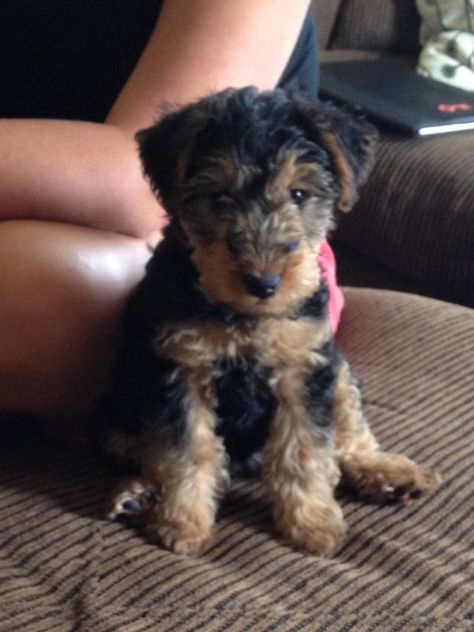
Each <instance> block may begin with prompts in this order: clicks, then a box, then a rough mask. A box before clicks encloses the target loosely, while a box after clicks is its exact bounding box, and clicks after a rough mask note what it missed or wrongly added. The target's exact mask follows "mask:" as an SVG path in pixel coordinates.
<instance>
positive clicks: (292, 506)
mask: <svg viewBox="0 0 474 632" xmlns="http://www.w3.org/2000/svg"><path fill="white" fill-rule="evenodd" d="M303 376H304V371H302V370H298V369H294V368H291V369H286V370H281V371H277V372H276V375H275V378H274V390H275V394H276V396H277V398H278V402H279V407H278V410H277V413H276V415H275V419H274V421H273V424H272V428H271V432H270V437H269V439H268V441H267V444H266V447H265V452H264V460H263V476H264V483H265V486H266V489H267V491H268V493H269V496H270V499H271V501H272V505H273V515H274V519H275V522H276V524H277V526H278V528H279V529H280V531H281V532H282V533H283V534H284V536H286V537H287V538H288V540H289V541H290V542H291V543H292V544H293V545H294V546H296V547H297V548H301V549H304V550H306V551H310V552H312V553H317V554H319V555H329V554H331V553H333V552H334V551H335V550H336V549H337V548H338V547H339V546H340V544H341V542H342V539H343V537H344V533H345V524H344V519H343V516H342V510H341V508H340V507H339V505H338V504H337V502H336V501H335V500H334V497H333V490H334V487H335V486H336V485H337V483H338V480H339V469H338V467H337V463H336V460H335V458H334V451H333V448H332V446H331V445H328V443H327V440H326V439H325V438H324V437H320V436H318V433H317V430H316V426H315V425H314V423H313V422H312V421H311V419H309V418H308V414H307V412H306V409H305V406H304V403H303V402H304V392H303Z"/></svg>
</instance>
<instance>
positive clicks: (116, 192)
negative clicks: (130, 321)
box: [0, 0, 309, 237]
mask: <svg viewBox="0 0 474 632" xmlns="http://www.w3.org/2000/svg"><path fill="white" fill-rule="evenodd" d="M308 6H309V3H308V1H307V0H259V1H258V2H255V0H239V2H228V1H226V0H166V1H165V3H164V6H163V9H162V12H161V14H160V18H159V20H158V23H157V26H156V28H155V30H154V32H153V34H152V36H151V38H150V41H149V43H148V45H147V47H146V48H145V50H144V52H143V54H142V57H141V59H140V60H139V62H138V64H137V66H136V68H135V70H134V72H133V73H132V75H131V77H130V79H129V81H128V82H127V84H126V85H125V87H124V89H123V91H122V93H121V94H120V95H119V96H118V99H117V102H116V103H115V105H114V107H113V108H112V110H111V112H110V114H109V116H108V118H107V120H106V122H105V123H104V124H93V123H81V122H73V121H43V120H41V121H37V120H2V121H0V139H1V142H0V219H14V218H27V219H50V220H57V221H64V222H69V223H76V224H82V225H86V226H93V227H97V228H102V229H104V230H110V231H115V232H122V233H125V234H129V235H133V236H138V237H143V236H145V235H147V234H148V233H149V232H150V231H152V230H159V229H160V227H162V225H163V219H162V215H163V213H162V211H161V209H160V208H159V206H158V204H157V202H156V201H155V199H154V198H153V196H152V194H151V192H150V190H149V187H148V184H147V183H146V182H145V180H144V179H143V177H142V175H141V170H140V165H139V160H138V153H137V148H136V143H135V140H134V135H135V132H136V131H137V130H138V129H140V128H143V127H147V126H149V125H151V124H152V123H153V122H154V121H155V120H156V119H157V118H158V117H159V116H160V112H161V106H162V104H163V102H168V103H171V104H182V103H186V102H188V101H191V100H194V99H196V98H198V97H200V96H202V95H204V94H206V93H208V92H209V91H210V90H219V89H222V88H226V87H228V86H235V87H238V86H242V85H248V84H254V85H257V86H258V87H260V88H270V87H273V86H274V85H275V84H276V83H277V81H278V79H279V77H280V76H281V74H282V72H283V70H284V67H285V64H286V62H287V61H288V58H289V56H290V54H291V51H292V49H293V46H294V44H295V42H296V40H297V37H298V34H299V31H300V29H301V26H302V24H303V20H304V16H305V13H306V11H307V8H308Z"/></svg>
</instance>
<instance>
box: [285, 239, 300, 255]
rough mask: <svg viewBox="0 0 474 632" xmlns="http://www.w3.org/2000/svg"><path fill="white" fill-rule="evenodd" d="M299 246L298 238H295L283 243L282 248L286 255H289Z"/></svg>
mask: <svg viewBox="0 0 474 632" xmlns="http://www.w3.org/2000/svg"><path fill="white" fill-rule="evenodd" d="M299 246H300V241H299V239H295V240H294V241H289V242H288V243H287V244H283V245H282V250H283V252H284V253H285V254H286V255H289V254H291V253H292V252H295V250H298V248H299Z"/></svg>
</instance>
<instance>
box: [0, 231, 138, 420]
mask: <svg viewBox="0 0 474 632" xmlns="http://www.w3.org/2000/svg"><path fill="white" fill-rule="evenodd" d="M148 257H149V252H148V249H147V247H146V245H145V244H144V243H143V242H141V241H139V240H135V239H131V238H127V237H122V236H118V235H113V234H110V233H106V232H102V231H96V230H92V229H86V228H81V227H76V226H69V225H62V224H53V223H49V222H29V221H28V222H26V221H11V222H3V223H2V224H1V225H0V268H1V269H2V275H1V277H0V295H1V296H2V302H1V304H0V349H1V353H0V411H1V410H10V411H12V410H15V409H18V408H22V409H23V410H22V412H30V413H33V414H39V415H40V416H41V415H42V414H43V415H44V416H45V417H47V416H48V415H49V413H51V416H52V417H58V415H61V413H62V412H64V413H67V412H68V411H67V409H68V408H69V409H70V408H72V407H76V408H75V410H70V412H71V413H72V414H73V416H76V415H77V416H78V417H80V416H81V415H83V414H84V411H85V410H86V409H87V408H88V407H89V406H90V405H91V402H92V401H93V400H94V398H95V397H97V395H98V393H99V392H100V391H101V389H102V388H103V385H104V383H105V381H106V378H107V375H108V371H109V367H110V364H111V362H112V359H113V356H114V352H115V347H116V343H117V339H118V331H119V321H120V314H121V311H122V308H123V306H124V304H125V301H126V299H127V297H128V295H129V293H130V291H131V290H132V289H133V287H134V286H135V285H136V284H137V282H138V281H139V280H140V278H141V276H142V275H143V272H144V265H145V263H146V261H147V259H148ZM62 409H63V410H62Z"/></svg>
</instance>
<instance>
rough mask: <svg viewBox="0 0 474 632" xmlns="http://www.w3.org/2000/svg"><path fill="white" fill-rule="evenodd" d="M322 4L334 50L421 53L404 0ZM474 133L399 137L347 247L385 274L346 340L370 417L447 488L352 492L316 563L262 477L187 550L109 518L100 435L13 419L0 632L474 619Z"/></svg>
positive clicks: (344, 238) (264, 629)
mask: <svg viewBox="0 0 474 632" xmlns="http://www.w3.org/2000/svg"><path fill="white" fill-rule="evenodd" d="M316 7H317V8H318V17H319V24H320V42H321V45H322V47H323V49H324V50H323V51H322V53H323V58H338V57H339V56H346V55H352V54H354V55H356V54H363V55H366V54H381V50H382V49H381V46H382V44H381V42H382V41H383V46H386V45H387V44H389V45H388V46H387V50H392V48H391V47H392V45H393V46H394V47H396V50H395V49H393V50H392V52H394V53H395V54H405V53H407V50H405V48H403V49H402V50H399V49H398V47H400V46H401V44H400V41H399V38H398V35H397V34H398V33H399V32H403V35H404V39H405V38H408V35H409V34H410V33H411V35H410V37H413V38H416V28H415V25H414V23H412V22H409V23H408V24H409V25H410V28H408V29H407V28H406V23H405V22H404V21H403V20H404V19H406V16H407V15H410V16H412V18H413V19H416V14H415V13H414V11H413V8H414V5H413V3H409V2H405V1H404V0H393V1H389V0H386V1H383V2H382V0H371V2H367V1H366V0H352V1H350V0H342V2H337V1H335V2H331V1H329V0H325V1H324V2H322V1H319V2H317V5H316ZM369 7H370V10H369ZM407 11H408V12H409V13H407ZM349 19H350V20H352V22H348V20H349ZM369 27H370V29H369ZM372 27H373V28H372ZM369 30H370V37H369V35H367V33H369ZM364 38H365V39H364ZM348 46H351V47H355V48H357V49H359V52H351V50H349V49H348ZM403 46H405V45H404V44H403ZM364 47H370V48H371V49H375V52H374V51H373V50H371V51H369V52H367V51H365V50H363V51H362V53H361V52H360V49H363V48H364ZM342 48H344V50H342ZM408 52H409V51H408ZM473 141H474V137H473V136H468V135H466V136H458V137H456V138H454V137H453V138H452V139H437V140H435V141H423V143H422V144H420V143H419V142H418V141H413V140H409V139H406V138H398V137H394V136H384V137H383V140H382V144H381V150H380V154H379V162H378V164H377V167H376V169H375V173H374V177H373V178H372V180H371V181H370V182H369V184H368V185H367V186H366V188H365V189H364V191H363V193H362V196H361V199H360V202H359V204H358V205H357V208H356V209H354V211H353V212H352V214H350V215H348V216H347V217H345V218H343V221H342V222H341V230H340V232H338V233H337V237H335V241H334V244H335V247H336V249H337V250H338V253H339V251H340V259H341V262H342V263H341V274H342V278H343V279H344V280H345V281H346V282H348V283H351V284H352V285H359V286H363V285H367V286H371V287H366V288H363V287H355V288H347V289H346V291H345V294H346V308H345V311H344V314H343V318H342V322H341V327H340V330H339V333H338V341H339V344H340V346H341V347H342V349H343V350H344V351H345V353H346V354H347V355H348V357H349V359H350V361H351V362H352V364H353V365H354V367H355V368H356V370H357V372H358V373H359V375H360V376H361V377H362V380H363V382H364V385H365V387H364V393H365V404H366V409H367V413H368V416H369V418H370V420H371V423H372V426H373V428H374V429H375V432H376V434H377V435H378V437H379V440H380V442H381V444H382V446H383V447H384V448H385V449H387V450H394V451H401V452H404V453H406V454H407V455H409V456H410V457H412V458H415V459H417V460H418V461H420V462H424V463H426V464H427V465H429V466H431V467H433V468H436V469H438V470H439V471H440V472H441V473H442V476H443V485H442V486H441V488H440V489H439V491H438V492H436V493H435V494H433V495H432V496H430V497H428V498H426V499H424V500H423V501H422V502H421V503H420V504H418V505H414V506H412V507H409V508H401V507H397V506H393V505H392V506H391V505H387V506H376V505H370V504H367V503H363V502H361V501H359V500H358V499H355V498H353V497H352V496H350V495H347V494H345V493H344V492H343V491H341V499H340V500H341V503H342V506H343V508H344V513H345V516H346V519H347V522H348V526H349V533H348V539H347V541H346V543H345V545H344V547H343V548H342V550H341V551H340V552H339V553H338V554H337V555H336V556H335V557H333V558H332V559H318V558H315V557H312V556H309V555H307V554H305V553H301V552H296V551H294V550H293V549H292V548H291V547H289V546H287V545H286V544H285V543H284V542H282V541H281V540H280V539H279V537H278V535H277V534H276V533H275V532H274V529H273V527H272V522H271V520H270V512H269V508H268V506H267V504H266V502H265V499H264V498H263V497H262V493H261V488H260V486H259V483H258V481H244V480H236V481H235V482H234V484H233V487H232V490H231V492H230V494H229V495H228V496H227V498H226V500H225V502H224V503H223V506H222V509H221V511H220V515H219V520H218V523H217V525H216V529H215V536H214V539H213V542H212V543H211V545H210V546H209V547H208V549H207V550H206V551H205V552H204V553H203V554H202V555H201V556H200V557H198V558H191V559H189V558H184V557H179V556H176V555H173V554H171V553H169V552H167V551H164V550H162V549H160V548H159V547H157V546H152V545H150V544H147V543H145V542H144V541H143V540H142V539H141V538H140V536H139V535H138V534H137V533H135V532H134V531H133V530H131V529H128V528H126V527H125V526H123V525H121V524H119V523H111V522H108V521H106V520H104V518H103V513H102V507H103V504H104V501H105V499H106V498H107V495H108V493H109V491H110V489H111V487H112V485H113V484H114V475H113V473H112V472H111V471H109V470H108V469H107V468H106V467H105V465H104V463H103V462H102V461H101V460H100V458H99V457H98V456H97V455H96V454H95V452H94V451H93V450H92V449H91V448H90V446H89V445H88V444H87V443H81V442H77V441H76V442H66V441H64V440H62V439H59V438H55V437H51V436H45V435H44V434H41V433H39V432H38V431H37V430H36V429H35V427H31V426H29V425H28V424H27V423H26V422H25V425H24V426H22V425H21V424H19V423H18V422H17V423H15V424H14V425H13V426H12V427H11V428H10V429H6V428H2V429H1V431H0V632H13V631H16V630H18V631H20V630H21V631H22V632H73V631H74V632H90V631H93V632H151V631H153V632H154V631H159V632H161V631H163V632H165V631H166V632H168V631H169V632H175V631H179V632H181V631H183V632H195V631H198V630H200V631H201V630H202V631H204V632H220V631H222V632H224V631H229V632H244V631H252V632H270V631H276V632H279V631H282V632H296V631H298V632H318V631H321V632H322V631H330V632H343V631H348V630H354V631H355V632H373V631H378V630H382V631H384V632H395V631H399V630H403V631H404V632H421V631H426V632H453V631H465V632H468V631H470V630H472V629H473V626H474V622H473V618H474V600H473V591H472V586H473V582H474V556H473V550H474V547H473V545H474V528H473V527H474V521H473V509H472V463H473V457H474V427H473V415H472V404H473V398H472V375H473V359H474V312H473V311H472V309H470V308H469V307H468V306H466V305H469V304H470V301H471V298H470V297H472V295H471V294H470V291H472V287H471V285H470V278H471V279H472V275H471V277H470V278H469V275H468V273H467V271H466V270H464V267H463V266H467V267H468V268H469V266H470V265H471V264H472V260H470V259H469V252H468V246H470V251H471V253H472V246H473V244H474V240H473V239H472V232H471V233H469V231H470V230H472V229H471V228H470V226H468V225H467V223H466V222H467V218H468V214H469V213H472V206H473V205H472V200H473V192H472V184H470V183H468V182H465V181H464V180H460V179H459V176H458V172H457V170H455V169H454V168H453V171H450V168H451V166H450V165H446V164H445V162H443V160H441V159H440V156H442V157H444V156H446V154H447V152H452V156H453V159H454V158H456V157H457V156H458V152H460V151H461V150H462V149H463V148H464V150H465V152H467V151H468V149H469V147H472V146H473ZM450 147H451V148H452V149H448V148H450ZM464 155H467V153H466V154H464ZM421 157H423V161H422V163H419V161H420V160H421ZM456 159H457V158H456ZM428 167H430V168H431V167H432V168H433V171H432V172H431V175H427V170H428ZM388 175H389V176H390V177H388ZM420 182H421V183H420ZM423 182H424V184H423ZM448 185H449V186H448ZM445 186H446V187H447V188H446V189H445V188H444V187H445ZM417 196H418V197H417ZM443 196H444V197H443ZM427 197H428V200H427V199H426V198H427ZM454 198H455V199H454ZM443 200H445V202H443ZM469 201H471V203H469ZM469 234H470V235H471V237H469ZM441 237H442V239H441ZM451 237H454V238H455V239H454V242H451V241H450V238H451ZM437 238H439V243H438V240H437ZM468 239H470V242H469V244H468V243H467V240H468ZM448 242H449V243H450V244H452V245H448ZM450 248H452V250H449V249H450ZM470 270H471V273H472V267H471V268H470ZM394 289H397V290H406V291H404V292H400V291H394ZM415 292H418V294H416V293H415ZM421 294H423V295H421ZM427 295H431V297H428V296H427ZM433 295H436V296H442V297H443V298H444V299H449V302H448V300H438V299H436V298H432V296H433ZM459 303H464V305H460V304H459ZM25 437H27V438H28V439H29V440H27V441H25Z"/></svg>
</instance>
